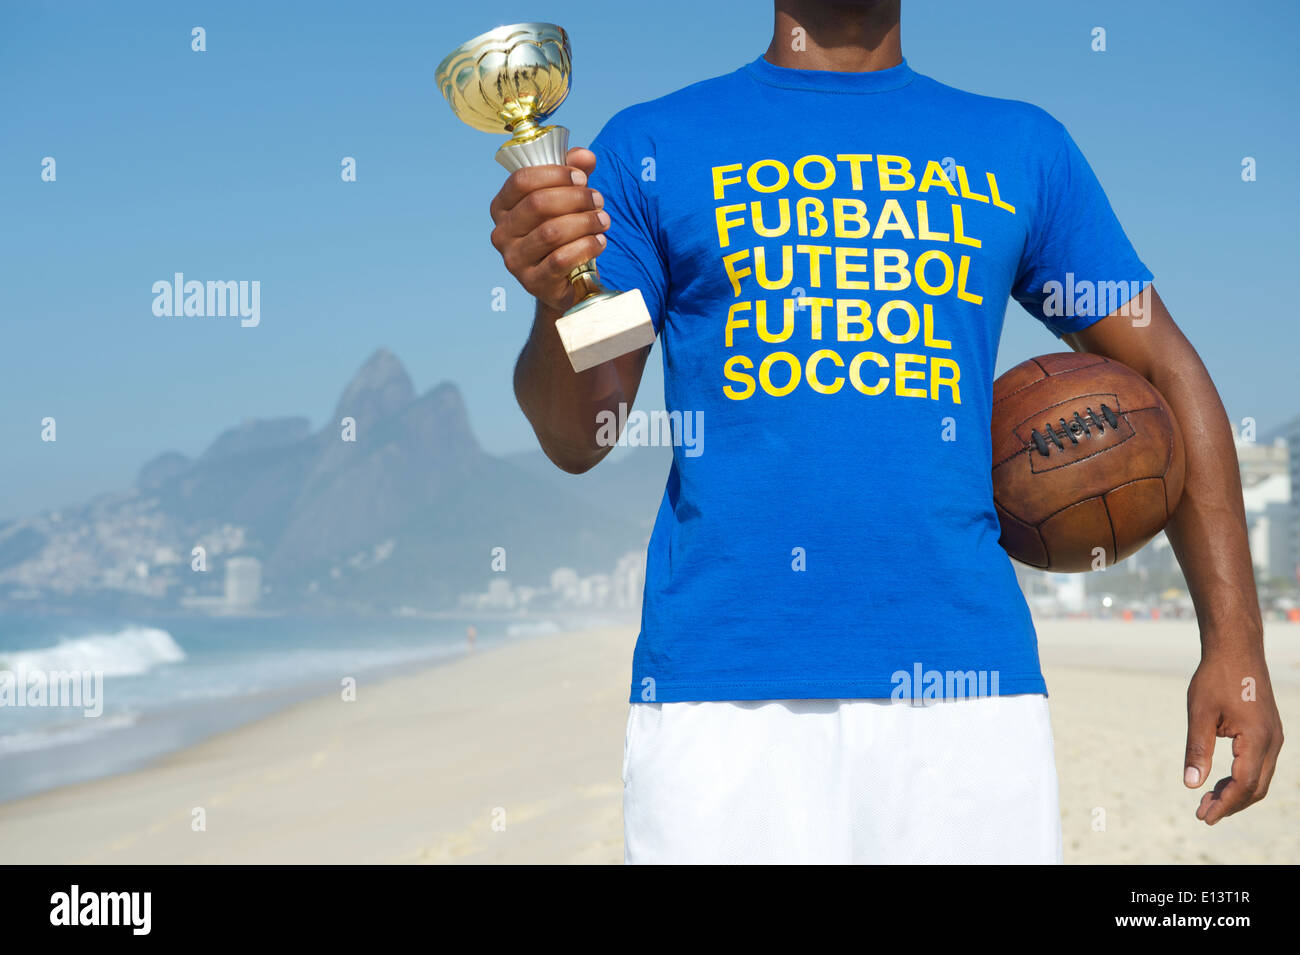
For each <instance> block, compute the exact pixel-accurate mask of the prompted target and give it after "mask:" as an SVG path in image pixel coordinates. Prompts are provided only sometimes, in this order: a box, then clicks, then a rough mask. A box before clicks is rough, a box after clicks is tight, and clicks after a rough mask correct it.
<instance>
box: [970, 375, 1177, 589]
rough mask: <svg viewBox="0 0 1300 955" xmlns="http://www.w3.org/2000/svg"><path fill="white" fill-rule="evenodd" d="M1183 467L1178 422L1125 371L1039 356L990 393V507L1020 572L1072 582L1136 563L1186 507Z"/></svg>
mask: <svg viewBox="0 0 1300 955" xmlns="http://www.w3.org/2000/svg"><path fill="white" fill-rule="evenodd" d="M1183 466H1184V462H1183V437H1182V432H1181V431H1180V430H1179V428H1178V422H1177V421H1176V420H1175V419H1174V415H1173V412H1172V411H1171V410H1170V409H1169V405H1168V403H1167V402H1166V401H1165V399H1164V397H1163V396H1162V395H1161V394H1160V392H1158V391H1156V389H1155V387H1154V386H1153V385H1152V384H1151V383H1150V382H1149V381H1147V380H1146V379H1145V378H1143V377H1142V376H1141V375H1139V374H1138V373H1137V372H1135V371H1134V370H1133V369H1131V368H1129V367H1128V366H1127V365H1122V364H1120V363H1119V362H1117V361H1112V360H1110V359H1108V358H1103V357H1102V356H1100V355H1089V354H1086V353H1074V352H1064V353H1058V354H1054V355H1040V356H1039V357H1037V358H1031V359H1029V360H1028V361H1026V362H1022V363H1021V364H1019V365H1017V366H1016V367H1015V368H1012V369H1011V370H1010V371H1008V372H1007V373H1006V374H1005V375H1003V376H1002V377H1000V378H999V379H998V380H997V381H995V382H994V383H993V502H994V505H995V507H996V508H997V514H998V520H999V521H1000V522H1001V524H1002V538H1001V544H1002V546H1003V547H1004V548H1005V549H1006V551H1007V553H1008V554H1010V555H1011V556H1012V557H1014V558H1015V559H1016V560H1018V561H1020V562H1021V563H1025V564H1028V565H1030V566H1031V567H1038V568H1041V569H1043V570H1052V571H1069V572H1073V571H1084V570H1092V569H1093V568H1094V567H1095V566H1096V565H1097V560H1096V559H1097V557H1099V556H1101V555H1103V554H1104V566H1105V567H1110V566H1111V565H1112V564H1114V563H1115V562H1117V561H1121V560H1123V559H1124V558H1125V557H1128V556H1129V555H1130V554H1133V553H1136V552H1137V551H1138V550H1139V549H1140V548H1141V547H1142V545H1143V544H1145V543H1146V542H1147V541H1149V540H1150V539H1151V538H1152V537H1154V536H1155V535H1156V534H1157V533H1159V532H1160V530H1161V529H1162V528H1163V527H1164V526H1165V523H1166V522H1167V521H1168V520H1169V516H1170V515H1171V514H1173V512H1174V508H1175V507H1177V506H1178V500H1179V498H1180V497H1181V496H1182V493H1183ZM1098 548H1100V550H1098Z"/></svg>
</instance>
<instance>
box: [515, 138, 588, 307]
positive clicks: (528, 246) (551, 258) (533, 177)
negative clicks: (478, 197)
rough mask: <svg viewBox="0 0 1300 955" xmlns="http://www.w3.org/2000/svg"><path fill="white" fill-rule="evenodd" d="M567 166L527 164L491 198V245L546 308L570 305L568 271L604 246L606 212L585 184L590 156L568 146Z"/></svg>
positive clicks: (571, 295)
mask: <svg viewBox="0 0 1300 955" xmlns="http://www.w3.org/2000/svg"><path fill="white" fill-rule="evenodd" d="M565 159H566V160H567V162H568V163H569V165H567V166H527V167H525V168H523V169H517V170H515V171H514V172H512V173H511V174H510V177H509V178H508V179H506V183H505V185H504V186H502V187H501V191H500V192H498V193H497V194H496V196H495V197H494V198H493V199H492V205H491V208H490V212H491V214H492V221H493V222H494V223H495V224H496V227H495V228H494V229H493V230H492V244H493V245H494V246H495V247H496V250H497V251H498V252H500V253H501V258H502V259H503V260H504V261H505V264H506V268H507V269H508V270H509V271H510V274H511V275H513V276H514V277H515V278H516V279H517V280H518V281H519V284H520V285H522V286H523V287H524V288H525V289H527V290H528V292H529V293H530V294H531V295H532V296H533V297H534V298H536V299H537V301H539V302H541V303H542V304H543V305H545V306H547V307H548V308H550V309H552V310H554V311H556V312H563V311H564V310H565V309H566V308H568V307H569V306H570V305H572V304H573V295H574V293H573V287H572V286H571V285H570V284H569V278H568V276H569V272H570V271H571V270H572V269H573V267H574V266H575V265H579V264H580V263H582V262H585V261H587V260H588V259H593V258H595V257H596V256H597V255H599V254H600V253H601V250H602V249H604V248H605V236H604V235H602V233H603V232H604V231H605V230H606V229H607V228H609V214H608V213H607V212H605V211H604V210H603V209H601V206H602V205H603V204H604V200H603V199H602V198H601V195H600V193H598V192H596V191H595V190H594V189H588V188H587V176H588V175H590V174H591V172H592V171H593V170H594V169H595V168H596V154H595V153H593V152H591V151H590V150H588V149H577V148H575V149H570V150H569V152H568V154H567V155H566V157H565Z"/></svg>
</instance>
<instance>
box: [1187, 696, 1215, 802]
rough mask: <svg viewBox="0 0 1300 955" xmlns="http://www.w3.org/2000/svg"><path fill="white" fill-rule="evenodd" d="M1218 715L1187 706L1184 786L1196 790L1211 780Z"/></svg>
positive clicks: (1201, 708)
mask: <svg viewBox="0 0 1300 955" xmlns="http://www.w3.org/2000/svg"><path fill="white" fill-rule="evenodd" d="M1218 729H1219V716H1218V713H1217V712H1215V711H1213V710H1210V709H1206V708H1203V707H1197V706H1195V704H1193V703H1192V702H1191V701H1190V700H1189V701H1188V704H1187V750H1186V752H1185V754H1184V756H1183V785H1185V786H1187V788H1188V789H1196V788H1197V787H1199V786H1201V785H1202V784H1204V782H1205V781H1206V780H1207V779H1209V778H1210V763H1211V760H1213V758H1214V740H1215V738H1216V737H1217V736H1218Z"/></svg>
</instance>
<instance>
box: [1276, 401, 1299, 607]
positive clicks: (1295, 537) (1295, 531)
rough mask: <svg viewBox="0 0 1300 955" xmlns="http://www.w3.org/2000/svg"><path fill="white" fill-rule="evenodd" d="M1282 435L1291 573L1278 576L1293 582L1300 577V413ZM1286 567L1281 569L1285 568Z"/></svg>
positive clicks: (1287, 565) (1287, 563)
mask: <svg viewBox="0 0 1300 955" xmlns="http://www.w3.org/2000/svg"><path fill="white" fill-rule="evenodd" d="M1282 436H1283V439H1284V440H1285V441H1286V444H1287V457H1288V464H1289V467H1288V468H1287V470H1288V471H1289V472H1290V475H1291V501H1290V504H1291V506H1290V508H1288V510H1289V511H1290V515H1289V517H1288V520H1287V523H1288V524H1290V533H1289V534H1287V535H1286V537H1287V546H1286V567H1289V569H1290V571H1291V573H1290V574H1289V575H1288V574H1281V573H1279V574H1278V576H1289V577H1290V579H1291V580H1292V581H1293V582H1297V578H1298V577H1300V567H1298V565H1300V415H1297V416H1296V417H1294V418H1292V419H1291V420H1290V421H1288V422H1287V423H1286V424H1285V425H1284V426H1283V428H1282ZM1286 567H1284V568H1279V570H1285V569H1286Z"/></svg>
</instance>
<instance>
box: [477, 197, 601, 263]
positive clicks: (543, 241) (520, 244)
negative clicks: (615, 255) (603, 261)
mask: <svg viewBox="0 0 1300 955" xmlns="http://www.w3.org/2000/svg"><path fill="white" fill-rule="evenodd" d="M608 228H609V213H608V212H606V211H605V210H603V209H598V210H596V211H595V212H575V213H571V214H570V215H562V216H559V217H558V218H548V219H544V220H543V221H542V222H541V223H540V224H538V226H537V227H536V228H535V229H533V230H532V231H531V232H529V233H528V234H527V235H525V236H523V237H522V238H520V239H519V240H518V241H516V242H512V243H510V244H509V245H508V246H507V248H506V250H505V252H504V253H503V254H504V257H505V263H506V268H507V269H509V270H510V271H511V272H513V271H515V269H525V268H528V267H530V266H533V265H536V264H537V263H539V262H541V261H542V260H543V259H545V258H546V257H547V256H549V255H550V254H551V253H553V252H555V251H557V250H559V249H560V248H561V247H563V246H566V245H568V244H569V243H571V242H577V241H578V240H579V239H581V238H583V237H584V236H596V235H600V234H601V233H602V232H604V231H605V230H606V229H608Z"/></svg>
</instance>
